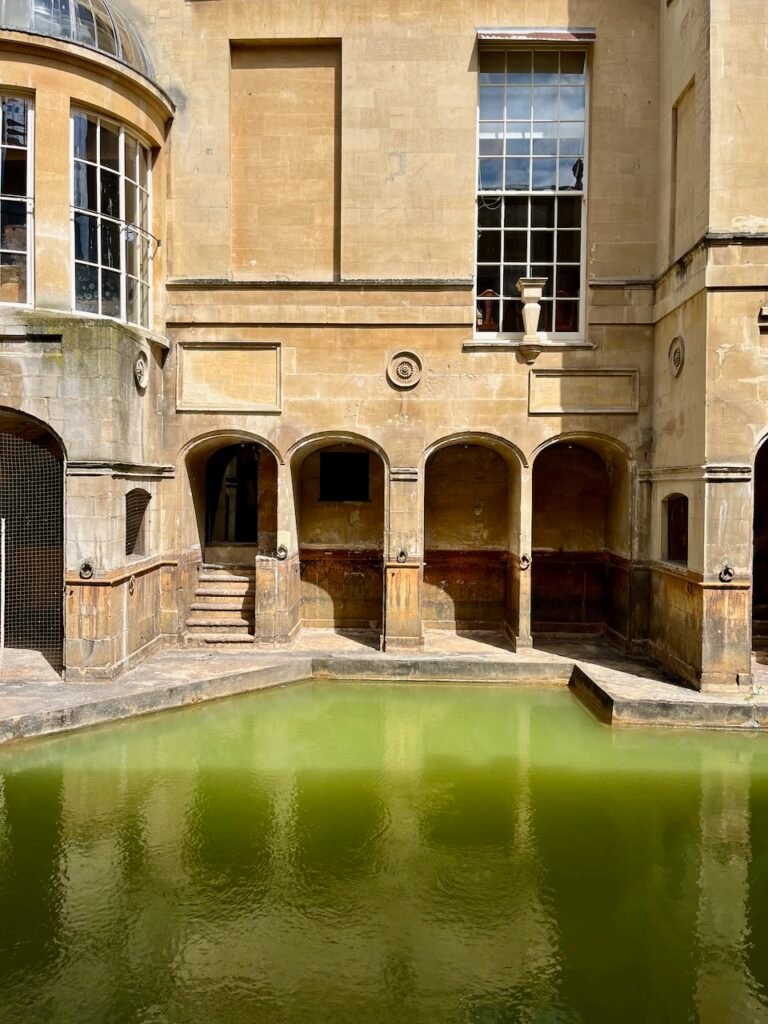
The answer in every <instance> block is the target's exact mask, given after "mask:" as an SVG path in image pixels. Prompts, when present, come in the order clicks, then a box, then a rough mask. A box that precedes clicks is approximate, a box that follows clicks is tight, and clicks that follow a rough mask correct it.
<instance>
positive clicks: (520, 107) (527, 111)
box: [507, 86, 531, 121]
mask: <svg viewBox="0 0 768 1024" xmlns="http://www.w3.org/2000/svg"><path fill="white" fill-rule="evenodd" d="M530 119H531V90H530V89H525V88H520V87H518V86H512V87H510V88H509V89H507V120H509V121H530Z"/></svg>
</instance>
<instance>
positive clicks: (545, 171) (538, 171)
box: [532, 158, 557, 189]
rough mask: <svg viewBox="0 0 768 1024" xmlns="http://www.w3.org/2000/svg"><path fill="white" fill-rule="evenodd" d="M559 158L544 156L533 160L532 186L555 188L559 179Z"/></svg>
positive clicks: (536, 187) (535, 187)
mask: <svg viewBox="0 0 768 1024" xmlns="http://www.w3.org/2000/svg"><path fill="white" fill-rule="evenodd" d="M556 175H557V160H549V159H547V158H542V159H540V160H534V161H533V174H532V188H534V189H544V188H546V189H554V188H556V185H557V181H556Z"/></svg>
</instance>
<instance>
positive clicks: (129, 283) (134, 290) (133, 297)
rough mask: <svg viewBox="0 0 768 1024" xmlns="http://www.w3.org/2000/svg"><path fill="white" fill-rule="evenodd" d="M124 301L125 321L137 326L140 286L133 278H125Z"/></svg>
mask: <svg viewBox="0 0 768 1024" xmlns="http://www.w3.org/2000/svg"><path fill="white" fill-rule="evenodd" d="M125 301H126V305H127V309H126V313H125V316H126V319H127V320H129V321H130V322H131V323H132V324H137V323H138V322H139V319H140V315H141V313H140V311H141V286H140V284H139V282H138V281H137V280H136V278H134V277H128V278H126V281H125Z"/></svg>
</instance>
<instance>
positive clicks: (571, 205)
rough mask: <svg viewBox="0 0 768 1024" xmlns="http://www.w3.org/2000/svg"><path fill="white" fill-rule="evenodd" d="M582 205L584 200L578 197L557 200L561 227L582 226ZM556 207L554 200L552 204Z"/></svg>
mask: <svg viewBox="0 0 768 1024" xmlns="http://www.w3.org/2000/svg"><path fill="white" fill-rule="evenodd" d="M536 202H546V200H536ZM581 207H582V200H581V199H576V198H575V197H574V198H573V199H571V198H568V199H558V200H557V223H558V226H559V227H561V228H580V227H581ZM552 208H553V209H554V202H553V204H552Z"/></svg>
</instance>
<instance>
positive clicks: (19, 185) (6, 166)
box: [0, 149, 27, 196]
mask: <svg viewBox="0 0 768 1024" xmlns="http://www.w3.org/2000/svg"><path fill="white" fill-rule="evenodd" d="M0 192H2V194H3V195H4V196H25V195H26V194H27V151H26V150H25V149H3V151H2V183H0Z"/></svg>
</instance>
